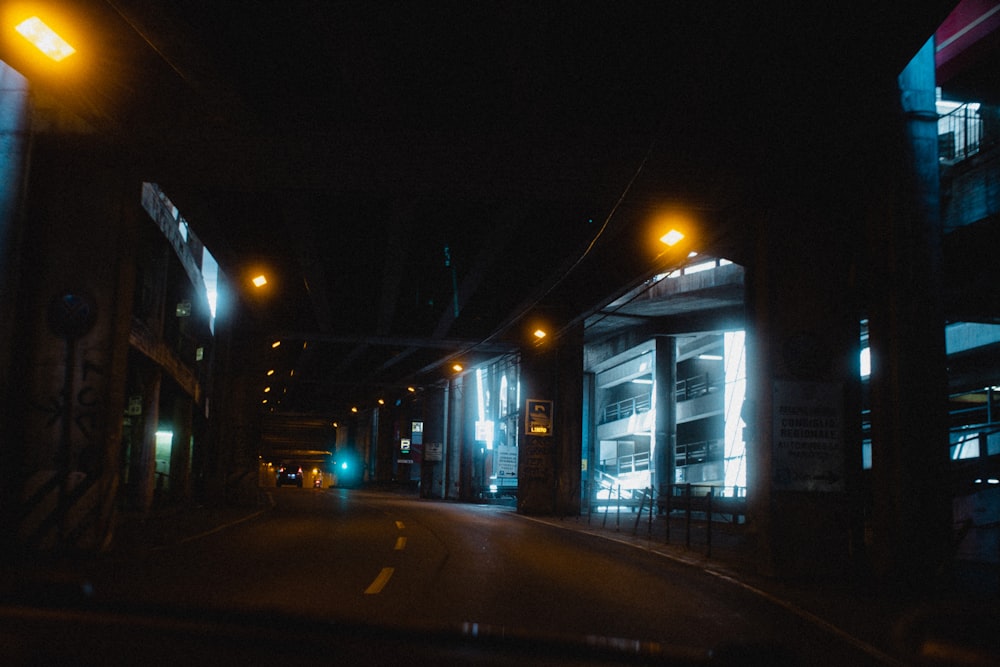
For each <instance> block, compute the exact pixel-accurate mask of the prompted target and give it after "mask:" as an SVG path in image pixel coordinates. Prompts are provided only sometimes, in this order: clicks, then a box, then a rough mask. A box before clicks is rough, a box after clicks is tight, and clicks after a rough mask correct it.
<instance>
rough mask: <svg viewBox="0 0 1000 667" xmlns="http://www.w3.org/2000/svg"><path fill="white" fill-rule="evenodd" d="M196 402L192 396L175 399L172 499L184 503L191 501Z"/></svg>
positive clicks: (171, 463) (171, 460)
mask: <svg viewBox="0 0 1000 667" xmlns="http://www.w3.org/2000/svg"><path fill="white" fill-rule="evenodd" d="M193 409H194V401H192V400H191V397H190V396H187V395H183V396H177V397H175V398H174V405H173V419H172V420H171V424H172V426H173V434H174V441H173V443H172V444H171V448H170V499H171V500H172V501H174V502H179V503H184V502H187V501H189V500H190V499H191V451H192V443H193V438H194V423H193V412H192V411H193Z"/></svg>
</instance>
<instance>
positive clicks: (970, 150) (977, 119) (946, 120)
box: [938, 104, 983, 164]
mask: <svg viewBox="0 0 1000 667" xmlns="http://www.w3.org/2000/svg"><path fill="white" fill-rule="evenodd" d="M982 143H983V120H982V117H981V116H980V114H979V104H963V105H962V106H960V107H958V108H957V109H955V110H954V111H951V112H950V113H947V114H944V115H942V116H941V117H940V118H938V157H939V159H940V161H941V162H944V163H947V164H954V163H956V162H961V161H962V160H964V159H966V158H968V157H970V156H972V155H975V154H976V153H978V152H979V150H980V148H981V147H982Z"/></svg>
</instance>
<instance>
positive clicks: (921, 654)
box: [526, 511, 1000, 666]
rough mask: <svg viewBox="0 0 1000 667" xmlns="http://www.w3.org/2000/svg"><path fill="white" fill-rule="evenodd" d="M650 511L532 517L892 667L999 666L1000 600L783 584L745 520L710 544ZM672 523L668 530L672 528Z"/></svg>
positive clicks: (722, 526)
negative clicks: (680, 570)
mask: <svg viewBox="0 0 1000 667" xmlns="http://www.w3.org/2000/svg"><path fill="white" fill-rule="evenodd" d="M648 517H649V514H648V512H647V513H646V514H644V515H643V516H642V517H641V518H640V519H639V520H638V521H637V516H636V513H634V512H630V511H624V512H621V513H620V514H619V513H617V512H615V511H610V512H608V513H607V514H605V513H603V512H599V513H595V514H593V515H591V516H589V517H588V516H586V515H583V516H572V517H565V518H558V517H526V518H528V519H531V520H534V521H540V522H544V523H547V524H550V525H553V526H558V527H560V528H564V529H567V530H575V531H578V532H584V533H588V534H591V535H594V536H595V537H596V538H600V539H610V540H615V541H618V542H622V543H625V544H629V545H631V546H633V547H635V548H637V549H642V550H644V551H649V552H653V553H657V554H660V555H662V556H663V557H664V558H668V559H670V560H673V561H675V562H679V563H683V564H685V565H688V566H690V567H694V568H698V569H699V570H701V571H703V572H705V573H706V574H709V575H711V576H715V577H718V578H720V579H724V580H726V581H728V582H730V583H731V584H733V585H734V586H739V587H741V588H743V589H745V590H747V591H750V592H752V593H754V594H756V595H759V596H761V597H764V598H765V599H767V600H769V601H771V602H772V603H774V604H776V605H778V606H781V607H783V608H785V609H786V610H788V611H789V612H791V613H793V614H795V615H797V616H799V617H800V618H802V619H804V620H806V621H808V622H810V623H812V624H814V625H817V626H819V627H821V628H824V629H825V630H827V631H828V632H830V633H831V634H833V635H835V636H837V637H839V638H840V639H841V640H843V641H846V642H848V643H850V644H853V645H854V646H856V647H857V648H858V649H860V650H861V651H864V652H865V653H866V654H868V655H869V656H870V657H872V658H874V659H875V660H877V661H880V662H882V663H884V664H886V665H935V666H937V665H941V666H944V665H949V666H953V665H1000V603H998V601H997V600H996V599H995V598H993V599H985V600H983V599H980V600H975V599H970V597H969V596H968V595H964V596H963V595H948V594H943V595H941V596H940V597H939V598H938V599H934V600H920V599H917V598H916V597H915V596H914V597H909V598H907V597H905V596H901V595H895V596H894V595H890V594H885V593H879V592H878V591H875V590H870V589H864V588H862V586H861V585H860V584H858V585H854V586H850V585H846V584H843V583H840V582H835V581H823V580H814V581H795V582H789V581H781V580H777V579H772V578H768V577H765V576H762V575H760V574H758V573H757V568H756V563H755V560H754V546H753V537H752V535H751V534H750V533H749V532H748V531H747V529H746V526H745V525H741V524H737V525H734V524H729V523H725V522H719V521H716V522H714V523H713V524H712V534H711V544H709V543H708V535H707V531H706V524H705V522H704V521H698V520H695V521H692V522H691V523H690V524H689V523H688V522H687V519H686V517H684V516H679V515H676V514H675V515H674V516H672V518H671V521H670V522H669V524H668V522H667V521H666V520H665V519H664V518H663V517H661V516H658V517H655V518H654V519H653V521H652V522H650V521H649V518H648ZM668 525H669V535H668V532H667V529H668Z"/></svg>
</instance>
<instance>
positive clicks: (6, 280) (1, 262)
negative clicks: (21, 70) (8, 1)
mask: <svg viewBox="0 0 1000 667" xmlns="http://www.w3.org/2000/svg"><path fill="white" fill-rule="evenodd" d="M28 110H29V104H28V82H27V81H26V80H25V79H24V77H22V76H21V75H20V74H18V73H17V72H15V71H14V70H13V69H11V68H10V67H8V66H7V65H6V64H4V63H3V62H0V312H2V313H9V312H11V310H9V309H10V308H13V300H14V295H15V294H16V293H17V285H18V273H17V265H18V261H17V260H18V245H19V237H20V234H21V224H20V222H21V209H20V205H21V197H22V195H23V193H24V181H23V177H24V172H25V170H26V167H27V162H28V151H29V145H30V142H29V127H30V121H29V116H28ZM15 322H16V320H15V318H13V317H7V316H4V317H0V386H5V387H6V386H9V382H8V376H7V372H8V369H9V368H10V355H11V353H12V351H13V349H14V348H13V345H11V339H12V336H13V330H14V324H15Z"/></svg>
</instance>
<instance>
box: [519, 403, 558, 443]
mask: <svg viewBox="0 0 1000 667" xmlns="http://www.w3.org/2000/svg"><path fill="white" fill-rule="evenodd" d="M524 412H525V423H524V431H525V433H527V434H528V435H552V401H544V400H539V399H535V398H529V399H528V401H527V405H526V409H525V411H524Z"/></svg>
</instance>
